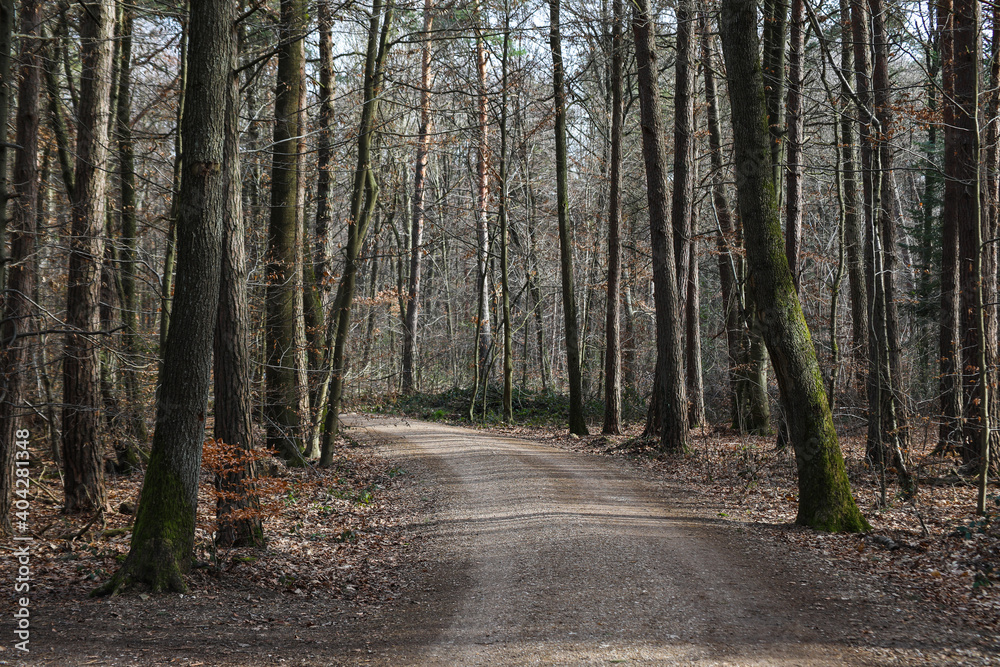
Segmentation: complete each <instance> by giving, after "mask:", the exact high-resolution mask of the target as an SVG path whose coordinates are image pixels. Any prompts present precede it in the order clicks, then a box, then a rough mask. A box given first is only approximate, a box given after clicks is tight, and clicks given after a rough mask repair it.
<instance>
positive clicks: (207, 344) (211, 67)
mask: <svg viewBox="0 0 1000 667" xmlns="http://www.w3.org/2000/svg"><path fill="white" fill-rule="evenodd" d="M234 10H235V5H234V3H231V2H229V0H192V2H191V15H190V16H191V22H190V48H191V61H190V71H189V73H188V82H187V100H186V107H185V110H184V118H183V122H182V125H181V132H182V133H183V135H184V145H185V146H186V147H187V148H186V149H185V151H184V167H183V171H182V174H183V176H182V179H181V192H180V195H181V199H182V201H183V202H184V205H183V206H182V207H180V209H179V213H180V214H179V216H178V218H177V289H176V292H175V294H174V311H173V316H172V317H171V321H170V331H169V333H168V335H167V340H166V347H165V349H164V351H163V371H162V375H161V386H160V393H159V397H158V399H157V402H156V431H155V433H154V435H153V446H152V452H151V454H150V459H149V467H148V468H147V470H146V476H145V478H144V479H143V484H142V493H141V496H140V500H139V508H138V510H137V512H136V517H135V525H134V527H133V530H132V543H131V547H130V549H129V554H128V557H127V558H126V560H125V562H124V564H123V565H122V567H121V568H120V569H119V570H118V571H117V572H116V573H115V574H114V576H113V577H112V578H111V579H110V580H109V581H108V582H107V583H106V584H105V585H104V586H102V587H101V588H99V589H98V590H97V591H95V594H115V593H118V592H121V591H123V590H126V589H129V588H132V587H140V586H146V587H148V588H150V589H151V590H152V591H154V592H160V591H184V590H185V584H184V579H183V575H184V574H185V573H186V572H187V571H188V570H189V568H190V567H191V561H192V557H193V547H194V528H195V513H196V509H197V504H198V479H199V476H200V472H201V450H202V443H203V441H204V436H205V418H206V413H207V409H208V389H209V383H210V380H211V369H212V344H213V334H214V331H215V321H216V315H217V309H218V303H219V276H220V273H221V265H222V238H223V223H224V213H225V208H226V199H227V192H226V190H227V188H226V179H225V178H224V175H223V162H224V159H225V157H224V137H225V121H226V98H227V95H228V92H229V90H230V87H229V83H230V82H229V77H231V76H232V75H233V67H232V63H233V57H234V56H233V51H234V49H235V48H236V38H235V25H234V15H233V14H234Z"/></svg>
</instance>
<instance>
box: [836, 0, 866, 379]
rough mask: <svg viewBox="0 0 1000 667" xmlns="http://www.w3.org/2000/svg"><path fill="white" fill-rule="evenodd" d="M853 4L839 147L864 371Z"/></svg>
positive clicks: (844, 2) (857, 346) (845, 42)
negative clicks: (854, 98) (851, 85)
mask: <svg viewBox="0 0 1000 667" xmlns="http://www.w3.org/2000/svg"><path fill="white" fill-rule="evenodd" d="M850 11H851V6H850V0H840V14H841V26H842V27H841V30H842V31H843V32H842V35H841V49H840V69H841V72H842V73H843V74H844V78H843V81H842V83H841V98H842V101H841V104H842V115H841V117H840V146H841V149H840V150H841V160H842V163H843V164H842V169H843V188H844V244H845V247H844V251H845V254H846V255H847V277H848V282H849V283H850V290H851V341H852V343H853V345H852V348H853V354H852V356H853V358H854V361H855V365H856V366H858V367H861V362H862V360H867V359H868V287H867V285H868V283H867V280H866V279H865V265H864V259H863V256H864V241H863V238H864V237H863V234H862V222H863V221H864V218H863V216H862V215H859V209H858V176H857V162H856V160H857V156H856V152H857V151H856V149H855V139H854V137H855V132H854V124H855V122H856V120H855V115H854V113H853V112H852V111H851V109H853V104H852V103H851V102H849V101H848V100H849V98H850V96H851V93H852V92H853V91H852V90H851V87H850V85H849V83H850V79H851V73H852V72H853V71H854V42H853V38H852V35H851V30H850V27H849V25H848V22H850V21H851V18H850Z"/></svg>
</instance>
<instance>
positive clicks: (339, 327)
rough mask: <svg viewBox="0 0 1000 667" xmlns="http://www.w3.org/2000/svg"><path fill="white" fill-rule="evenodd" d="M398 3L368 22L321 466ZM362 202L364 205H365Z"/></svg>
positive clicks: (334, 422)
mask: <svg viewBox="0 0 1000 667" xmlns="http://www.w3.org/2000/svg"><path fill="white" fill-rule="evenodd" d="M393 9H394V4H393V2H392V0H390V1H389V3H388V4H387V5H386V6H385V11H384V14H385V16H384V18H383V8H382V0H372V13H371V18H370V20H369V23H368V46H367V49H366V51H365V78H364V93H363V96H364V97H363V106H362V110H361V123H360V126H359V128H358V161H357V166H356V167H355V169H354V184H353V189H352V191H351V210H350V218H348V225H347V247H346V248H345V249H344V274H343V276H342V277H341V279H340V287H339V288H338V289H337V298H336V299H335V300H334V305H333V309H334V311H335V312H334V314H333V318H334V322H333V323H335V324H336V326H335V327H331V329H332V330H333V331H334V332H335V337H334V339H333V340H330V339H328V340H327V347H332V348H333V358H332V361H331V365H330V372H331V375H332V377H331V384H330V399H329V401H330V405H329V408H328V409H327V412H326V420H325V428H324V432H323V448H322V452H321V454H320V465H323V466H328V465H330V464H331V463H332V462H333V438H334V437H335V436H336V435H337V434H338V433H339V431H340V401H341V398H342V396H343V392H344V371H345V367H346V353H347V349H346V348H347V339H348V335H349V333H350V326H351V306H352V304H353V301H354V289H355V286H356V280H357V274H358V255H359V254H360V251H361V247H362V245H363V244H364V241H365V237H366V236H367V234H368V227H369V225H370V223H371V219H372V213H373V211H374V209H375V203H376V201H377V200H378V183H377V182H376V181H375V173H374V172H373V171H372V166H371V161H372V140H373V138H374V135H375V117H376V115H377V114H378V95H379V93H380V92H381V89H382V79H383V76H384V71H385V58H386V55H387V53H388V51H389V29H390V28H391V27H392V15H393ZM362 204H363V205H364V208H362Z"/></svg>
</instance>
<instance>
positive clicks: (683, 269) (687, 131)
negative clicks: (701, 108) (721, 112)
mask: <svg viewBox="0 0 1000 667" xmlns="http://www.w3.org/2000/svg"><path fill="white" fill-rule="evenodd" d="M693 7H694V2H693V0H679V1H678V3H677V10H676V11H677V49H676V50H677V56H676V60H675V61H674V171H673V198H672V199H671V200H670V226H671V228H672V229H673V236H674V266H675V268H676V270H677V277H676V280H677V293H678V294H679V295H680V298H681V300H682V302H683V301H686V299H685V291H686V289H687V286H688V284H689V276H688V272H689V271H690V265H689V260H690V250H689V248H688V244H689V243H690V242H691V215H692V211H693V210H694V180H695V179H694V171H693V169H694V163H693V158H692V155H693V153H694V91H693V88H694V85H693V84H694V71H695V68H694V67H693V64H694V47H695V38H694V24H695V20H696V17H695V13H694V9H693ZM684 319H685V312H684V309H683V307H682V309H681V321H682V324H681V326H682V327H684V328H686V325H685V324H684ZM689 398H690V397H689Z"/></svg>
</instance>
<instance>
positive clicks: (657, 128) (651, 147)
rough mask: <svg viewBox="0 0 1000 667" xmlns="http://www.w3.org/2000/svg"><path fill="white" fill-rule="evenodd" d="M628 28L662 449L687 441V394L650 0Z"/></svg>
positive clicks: (653, 416) (652, 414)
mask: <svg viewBox="0 0 1000 667" xmlns="http://www.w3.org/2000/svg"><path fill="white" fill-rule="evenodd" d="M632 34H633V36H634V38H635V55H636V64H637V67H638V81H639V110H640V115H641V123H642V155H643V160H644V161H645V163H646V196H647V201H648V204H649V226H650V237H651V239H652V251H653V283H654V285H655V288H656V289H655V294H654V297H655V305H656V371H655V373H654V379H653V383H654V386H653V396H652V398H651V399H650V407H649V417H648V418H647V423H646V432H647V434H648V435H652V434H653V433H654V432H656V431H654V430H653V429H652V428H651V426H654V425H656V426H658V433H659V436H660V447H661V448H662V449H663V450H664V451H675V452H681V451H685V450H686V449H687V446H688V437H689V433H688V416H687V396H686V394H685V387H684V357H683V354H682V352H681V334H682V332H681V318H680V296H679V290H678V286H677V278H676V275H677V267H676V266H675V265H674V247H673V245H674V244H673V237H672V234H668V233H667V175H666V166H667V158H666V149H665V147H664V145H663V126H662V121H661V120H660V109H659V104H658V99H659V85H658V83H657V73H658V72H659V70H658V68H657V54H656V44H655V39H654V36H655V35H656V30H655V29H654V25H653V17H652V11H651V9H650V4H649V0H639V2H638V4H635V5H633V8H632Z"/></svg>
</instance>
